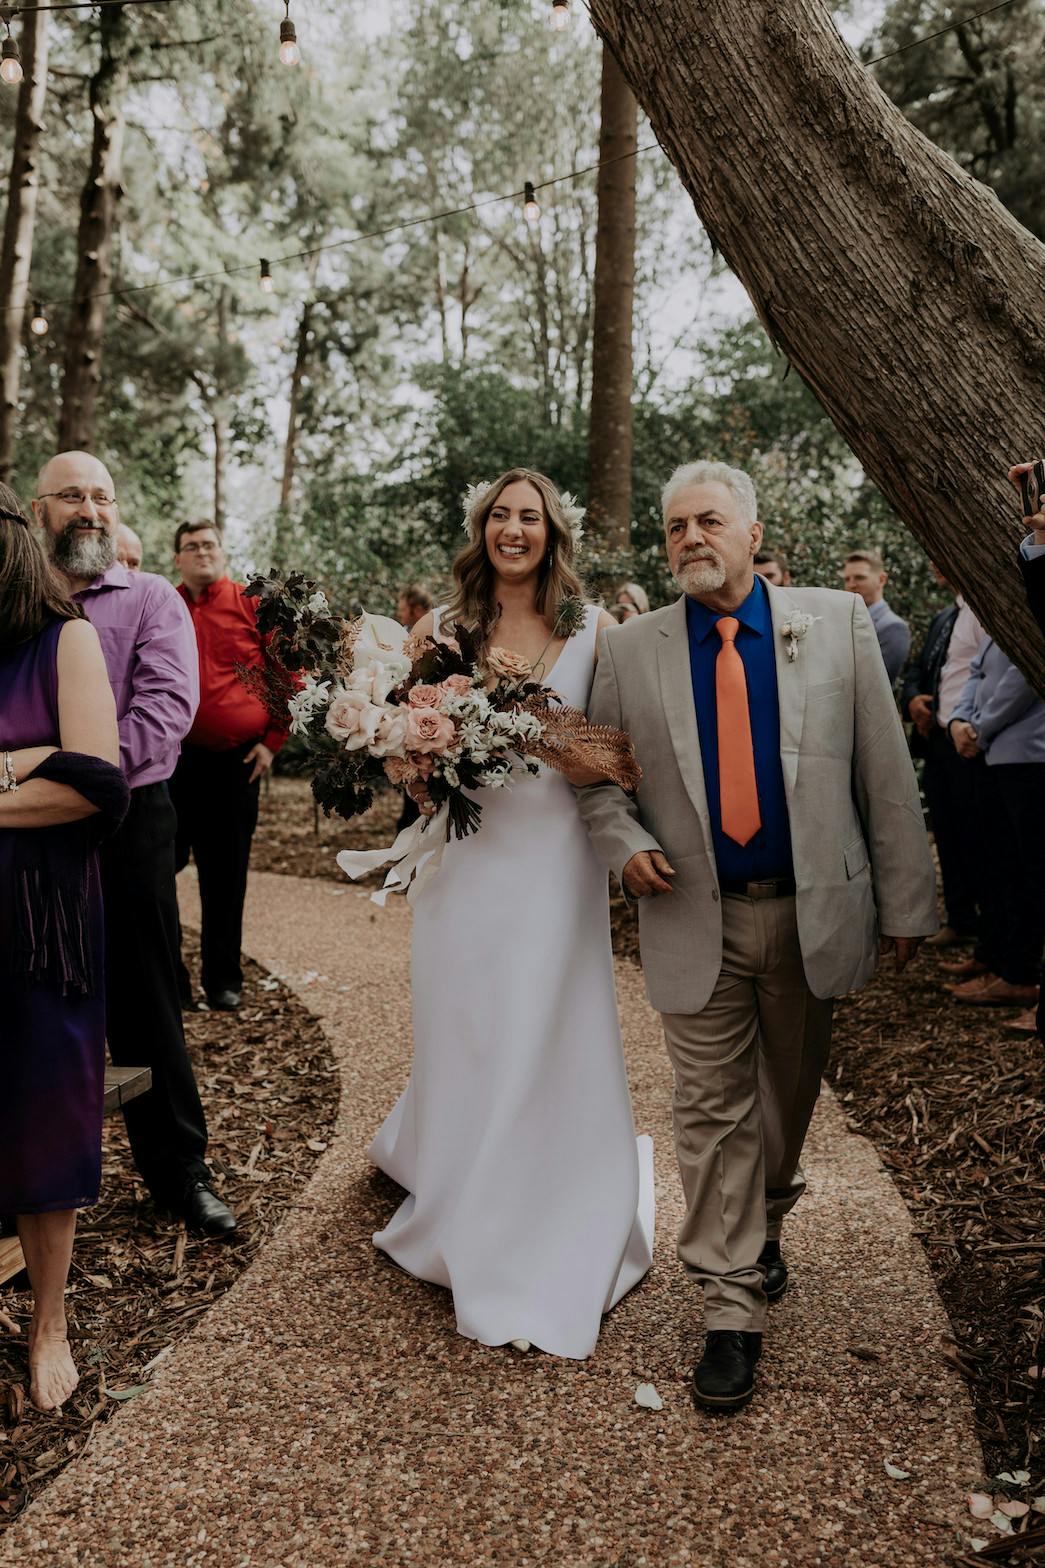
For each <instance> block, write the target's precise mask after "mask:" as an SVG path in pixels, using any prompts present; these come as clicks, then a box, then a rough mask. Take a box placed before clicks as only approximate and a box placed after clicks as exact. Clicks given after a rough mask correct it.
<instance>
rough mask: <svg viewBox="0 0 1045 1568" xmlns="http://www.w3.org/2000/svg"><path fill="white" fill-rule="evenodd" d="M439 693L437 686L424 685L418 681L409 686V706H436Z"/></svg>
mask: <svg viewBox="0 0 1045 1568" xmlns="http://www.w3.org/2000/svg"><path fill="white" fill-rule="evenodd" d="M440 695H441V693H440V691H439V687H438V686H426V685H425V683H424V682H423V681H418V683H417V685H416V686H411V688H410V706H411V708H437V707H438V706H439V698H440Z"/></svg>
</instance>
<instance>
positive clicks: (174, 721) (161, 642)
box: [33, 452, 236, 1235]
mask: <svg viewBox="0 0 1045 1568" xmlns="http://www.w3.org/2000/svg"><path fill="white" fill-rule="evenodd" d="M33 512H34V515H35V517H36V520H37V522H38V524H39V525H40V528H41V530H42V537H43V541H44V545H45V547H46V549H47V552H48V554H49V555H50V557H51V559H52V561H53V562H54V564H55V565H56V566H57V567H58V568H59V570H60V571H61V572H62V573H63V575H64V577H65V579H66V581H67V583H68V586H69V590H70V592H71V593H72V596H73V597H74V598H75V599H76V601H77V602H78V603H79V604H81V605H82V607H83V610H84V613H85V615H86V616H87V618H88V620H89V621H90V622H91V623H92V625H93V626H94V628H95V630H96V631H97V633H98V637H99V640H100V642H101V645H102V651H103V653H104V655H105V662H106V666H107V668H108V671H109V680H110V682H111V684H112V688H113V691H114V693H115V696H116V715H117V719H118V721H119V729H120V764H121V766H122V768H123V771H124V773H125V774H126V776H127V782H128V783H129V784H130V786H131V805H130V810H129V811H128V813H127V816H126V818H125V819H124V822H123V826H122V827H121V828H120V829H119V831H118V832H117V833H115V834H113V836H112V837H111V838H109V839H107V840H106V842H105V844H104V845H103V846H102V850H101V865H102V895H103V900H104V906H105V935H106V965H105V1009H106V1038H107V1040H108V1044H109V1053H110V1055H111V1057H112V1059H113V1061H114V1062H115V1063H116V1064H117V1065H131V1064H141V1065H144V1066H147V1067H149V1068H150V1069H151V1072H152V1088H151V1090H150V1091H149V1093H148V1094H144V1095H141V1096H140V1097H139V1098H138V1099H136V1100H132V1101H131V1102H130V1104H129V1105H127V1106H126V1107H125V1108H124V1116H125V1119H126V1122H127V1132H128V1135H129V1138H130V1143H131V1150H132V1152H133V1155H134V1162H135V1164H136V1165H137V1167H138V1170H139V1171H140V1173H141V1175H142V1178H143V1179H144V1181H145V1183H146V1185H147V1187H148V1188H149V1190H150V1192H151V1193H152V1195H153V1198H154V1199H155V1200H156V1203H157V1206H158V1207H160V1208H164V1209H168V1210H171V1211H172V1212H174V1213H175V1214H178V1215H179V1216H180V1217H182V1218H184V1220H185V1221H186V1223H187V1224H188V1225H189V1226H190V1227H191V1228H192V1229H194V1230H202V1231H206V1232H208V1233H210V1234H212V1235H225V1234H227V1233H228V1232H230V1231H233V1230H235V1228H236V1221H235V1217H234V1216H233V1214H232V1212H231V1210H230V1209H228V1208H227V1207H226V1205H225V1204H224V1203H222V1202H221V1200H220V1198H218V1197H217V1196H216V1194H215V1193H214V1192H213V1191H212V1189H211V1186H210V1180H211V1177H210V1171H209V1170H208V1168H207V1164H206V1161H205V1159H204V1155H205V1153H206V1148H207V1124H206V1121H205V1118H204V1115H203V1107H202V1105H201V1104H200V1097H199V1091H198V1090H197V1087H196V1080H195V1078H194V1076H193V1072H192V1065H191V1063H190V1061H189V1055H188V1051H187V1050H186V1046H185V1032H184V1029H183V1026H182V1019H181V1006H180V1003H179V999H178V981H177V963H178V904H177V894H176V891H175V883H174V828H175V816H174V808H173V806H172V805H171V800H170V795H169V792H168V788H167V780H168V779H169V778H170V776H171V774H172V773H173V772H174V766H175V763H176V762H177V760H178V749H179V746H180V743H181V740H182V737H183V736H184V735H185V733H186V732H187V730H188V729H189V726H190V725H191V723H192V720H193V716H194V714H195V712H196V706H197V703H198V700H199V680H198V667H197V655H196V641H195V637H194V635H193V629H192V621H191V618H190V616H189V615H188V613H187V611H186V609H185V606H184V605H183V604H182V602H181V600H180V599H179V598H178V595H177V593H176V592H175V590H174V588H173V587H172V586H171V584H170V583H168V582H167V581H166V580H165V579H164V578H162V577H157V576H155V575H154V574H153V573H151V572H139V571H129V570H128V569H127V567H125V566H122V565H121V564H120V563H119V561H118V560H117V558H116V527H117V523H118V521H119V515H118V508H117V504H116V491H115V487H114V485H113V480H112V476H111V474H110V473H109V472H108V470H107V469H106V468H105V467H104V466H103V464H101V463H100V462H99V461H98V459H97V458H96V457H93V456H92V455H91V454H90V453H89V452H62V453H60V454H59V455H58V456H57V457H54V458H52V459H51V461H50V462H49V463H48V464H47V465H46V466H45V468H44V469H43V471H42V472H41V474H40V478H39V481H38V483H37V495H36V498H35V499H34V501H33Z"/></svg>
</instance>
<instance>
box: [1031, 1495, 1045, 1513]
mask: <svg viewBox="0 0 1045 1568" xmlns="http://www.w3.org/2000/svg"><path fill="white" fill-rule="evenodd" d="M1030 1505H1031V1507H1032V1508H1033V1509H1034V1512H1035V1513H1036V1514H1045V1497H1032V1498H1031V1502H1030Z"/></svg>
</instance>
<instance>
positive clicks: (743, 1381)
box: [693, 1328, 762, 1410]
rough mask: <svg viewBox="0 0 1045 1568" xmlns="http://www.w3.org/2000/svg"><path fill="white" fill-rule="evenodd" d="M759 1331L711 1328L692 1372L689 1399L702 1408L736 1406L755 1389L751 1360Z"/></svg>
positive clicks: (758, 1346) (757, 1351)
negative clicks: (699, 1358) (690, 1397)
mask: <svg viewBox="0 0 1045 1568" xmlns="http://www.w3.org/2000/svg"><path fill="white" fill-rule="evenodd" d="M761 1354H762V1335H761V1334H751V1333H746V1332H744V1331H742V1330H740V1329H733V1328H713V1329H711V1330H710V1331H709V1333H708V1337H707V1339H706V1340H705V1342H704V1355H703V1358H702V1359H701V1361H700V1362H699V1364H698V1366H697V1368H696V1371H695V1372H694V1373H693V1400H694V1403H695V1404H697V1405H698V1406H700V1407H702V1408H703V1409H705V1410H739V1409H740V1407H741V1406H742V1405H746V1404H747V1402H748V1400H749V1399H750V1398H751V1395H752V1394H753V1393H754V1391H755V1362H756V1361H757V1360H758V1358H759V1356H760V1355H761Z"/></svg>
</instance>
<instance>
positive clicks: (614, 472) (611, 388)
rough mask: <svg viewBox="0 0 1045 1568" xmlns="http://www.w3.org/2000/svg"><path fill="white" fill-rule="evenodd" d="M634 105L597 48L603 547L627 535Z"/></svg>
mask: <svg viewBox="0 0 1045 1568" xmlns="http://www.w3.org/2000/svg"><path fill="white" fill-rule="evenodd" d="M637 135H638V108H637V105H636V103H635V98H634V95H633V94H632V91H631V88H630V87H629V86H628V84H627V82H626V81H625V79H624V75H623V73H622V72H621V69H620V66H619V65H618V64H617V62H616V60H615V59H614V57H613V55H612V54H611V53H610V51H609V50H608V49H606V48H604V49H603V51H602V129H601V131H600V133H599V160H600V165H601V166H600V168H599V173H598V197H599V222H598V229H597V231H596V239H595V302H594V315H593V321H592V365H591V435H590V438H589V447H588V459H589V466H590V476H589V483H588V511H589V513H590V515H591V521H592V526H593V527H594V528H595V529H596V531H597V532H598V533H599V534H600V535H601V537H602V538H603V540H604V541H605V543H606V544H607V545H610V546H612V547H613V548H614V549H618V550H626V549H627V548H628V544H629V541H630V538H631V452H632V417H631V393H632V309H633V303H634V296H635V159H634V158H633V157H632V158H624V159H622V160H621V161H620V162H617V163H608V162H606V161H605V160H607V159H610V158H617V159H620V157H621V154H622V153H634V151H635V148H636V146H637Z"/></svg>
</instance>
